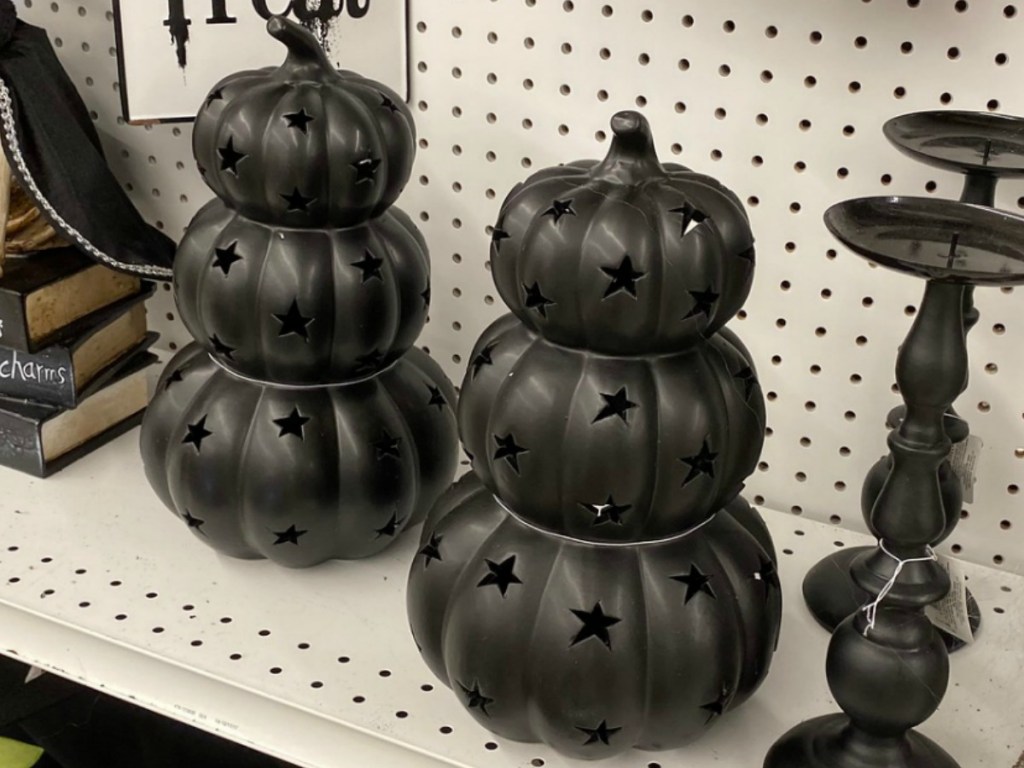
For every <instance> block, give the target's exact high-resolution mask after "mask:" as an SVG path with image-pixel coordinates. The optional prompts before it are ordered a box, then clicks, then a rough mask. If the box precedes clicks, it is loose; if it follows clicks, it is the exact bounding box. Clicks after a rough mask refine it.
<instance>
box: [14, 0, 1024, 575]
mask: <svg viewBox="0 0 1024 768" xmlns="http://www.w3.org/2000/svg"><path fill="white" fill-rule="evenodd" d="M193 1H195V0H193ZM237 2H239V3H241V2H242V0H237ZM16 3H18V4H19V7H20V8H21V9H22V11H23V15H24V17H25V18H26V20H28V21H30V22H32V23H36V24H40V25H42V26H45V27H46V28H47V29H48V30H49V32H50V35H51V38H54V40H55V42H56V41H57V38H59V39H60V43H61V44H60V46H59V48H58V52H59V53H60V55H61V57H62V59H63V60H64V62H65V65H66V66H67V68H68V69H69V71H70V72H71V74H72V76H73V78H74V79H75V82H76V83H77V85H78V86H79V88H80V90H81V91H82V93H83V96H84V97H85V99H86V101H87V103H88V104H89V105H90V108H91V109H92V110H93V111H94V113H95V115H96V120H97V125H98V127H99V128H100V130H101V132H102V134H103V135H104V139H105V141H106V144H107V147H108V149H109V155H110V160H111V164H112V166H113V167H114V169H115V172H116V173H117V174H118V176H119V178H120V179H121V180H122V181H123V182H124V183H125V185H126V188H128V189H129V191H130V193H131V195H132V197H133V199H134V200H135V202H136V204H137V205H138V206H139V208H140V209H141V210H142V212H143V213H144V215H145V216H146V217H147V218H148V219H149V220H151V221H153V222H156V223H158V226H161V227H162V228H164V229H165V231H167V232H168V233H169V234H171V235H172V236H177V235H179V234H180V232H181V231H182V229H183V227H184V226H185V225H186V224H187V222H188V220H189V218H190V216H191V214H192V213H193V212H194V211H195V210H196V209H197V208H198V206H199V205H200V204H201V203H202V202H203V201H205V200H206V199H208V198H209V192H208V191H207V190H206V188H205V186H204V185H203V184H202V182H201V181H200V179H199V176H198V174H197V173H196V172H195V168H194V163H193V161H192V158H191V152H190V135H189V134H190V132H189V128H188V126H170V125H161V126H151V127H146V128H142V127H133V126H127V125H124V123H123V121H122V120H121V119H120V117H119V102H118V94H117V85H116V82H115V81H116V78H117V74H116V64H115V58H114V56H113V53H114V51H113V48H112V46H113V44H114V42H113V41H114V37H113V30H112V23H111V17H110V12H109V3H108V0H80V3H75V2H52V3H47V2H45V0H31V2H30V0H16ZM1022 14H1024V5H1022V6H1020V7H1018V6H1017V5H1016V4H1006V3H1003V2H991V1H990V0H984V2H983V0H959V1H958V2H954V0H941V1H940V0H932V1H931V2H928V3H924V2H918V0H908V1H906V2H897V0H888V1H886V2H882V1H881V0H875V1H874V2H864V1H861V2H852V1H851V0H827V2H822V1H821V0H791V1H790V2H787V3H783V4H775V3H749V2H744V0H717V1H716V2H711V0H689V1H688V2H684V1H683V0H675V1H670V0H657V1H654V0H652V1H650V2H633V1H632V0H618V1H617V2H609V3H601V2H596V1H593V0H576V1H575V2H569V1H567V2H557V1H555V0H491V1H487V0H449V2H445V3H437V2H430V1H429V0H411V3H410V20H411V21H410V40H411V56H410V61H411V70H412V71H411V79H412V97H411V103H412V105H413V107H414V112H415V115H416V119H417V125H418V129H419V134H420V149H419V156H418V161H417V165H416V169H415V172H414V175H413V180H412V181H411V183H410V185H409V188H408V189H407V191H406V193H405V195H404V196H403V198H402V200H401V201H400V204H401V205H402V207H403V208H405V209H406V210H407V211H408V212H409V213H410V214H412V215H413V216H414V218H416V219H417V221H418V222H419V224H420V226H421V228H422V229H423V232H424V234H425V235H426V237H427V239H428V242H429V243H430V246H431V251H432V255H433V288H434V297H435V300H434V303H433V309H432V318H431V322H430V324H429V325H428V326H427V329H426V331H425V332H424V334H423V337H422V339H421V343H422V344H423V345H424V346H425V347H427V348H429V349H430V351H431V353H432V354H433V355H434V357H435V358H437V359H438V360H439V361H440V362H441V363H442V364H443V365H444V366H445V368H446V370H447V372H448V374H449V375H450V376H451V377H452V378H453V379H454V380H455V381H456V382H458V381H459V380H460V379H461V376H462V373H463V370H464V367H465V365H466V362H467V359H466V358H467V355H468V352H469V350H470V348H471V346H472V344H473V341H474V340H475V339H476V338H477V336H478V335H479V333H480V332H481V331H482V329H483V328H484V327H485V325H486V324H487V323H489V322H490V321H491V320H493V319H494V318H495V317H497V316H498V315H499V314H500V313H501V312H503V311H504V307H503V305H502V304H501V302H500V299H498V298H497V297H496V291H495V290H494V287H493V284H492V282H491V280H490V274H489V272H488V270H487V263H486V261H487V254H488V235H487V227H488V226H489V225H491V224H493V222H494V220H495V217H496V215H497V211H498V207H499V205H500V202H501V199H502V198H503V197H504V194H505V193H506V192H507V190H508V189H509V188H510V187H511V186H512V185H513V184H514V183H516V182H518V181H520V180H521V179H522V178H524V177H525V176H526V175H527V174H529V173H530V172H531V171H533V170H537V169H539V168H542V167H544V166H547V165H552V164H555V163H558V162H565V161H568V160H572V159H576V158H580V157H595V156H599V155H601V154H603V152H604V151H605V150H606V148H607V144H608V142H607V135H606V131H607V124H608V119H609V117H610V116H611V115H612V114H613V113H614V112H615V111H616V110H619V109H623V108H631V109H639V110H640V111H642V112H644V113H645V114H646V115H647V117H648V118H649V120H650V121H651V124H652V127H653V128H654V131H655V137H656V140H657V142H658V149H659V152H660V153H661V155H662V157H663V158H665V159H672V160H674V161H677V162H682V163H684V164H686V165H689V166H691V167H693V168H694V169H696V170H700V171H703V172H706V173H710V174H712V175H714V176H717V177H718V178H720V179H721V180H722V181H723V182H725V183H726V184H728V185H729V186H731V187H732V188H733V189H734V190H735V191H736V192H737V193H738V194H739V195H740V197H741V198H742V199H744V200H745V201H746V202H747V205H748V209H749V211H750V215H751V220H752V224H753V227H754V231H755V234H756V236H757V244H758V258H759V263H758V271H757V277H756V282H755V287H754V291H753V293H752V295H751V298H750V300H749V302H748V304H747V306H746V310H745V312H744V313H743V315H742V316H741V317H740V318H739V319H737V320H736V321H734V322H733V323H732V327H733V328H734V329H735V330H736V331H737V332H739V333H740V334H741V335H742V337H743V339H744V340H745V341H746V342H747V344H748V346H749V347H750V348H751V350H752V352H753V353H754V355H755V357H756V362H757V365H758V367H759V371H760V375H761V379H762V384H763V387H764V389H765V392H766V393H767V396H768V400H769V402H768V409H769V410H768V414H769V426H770V429H771V432H770V437H769V438H768V440H767V442H766V444H765V450H764V455H763V457H762V463H761V468H760V470H759V471H758V472H756V473H755V475H754V476H753V477H751V478H750V482H749V487H748V491H749V494H750V495H751V496H753V497H755V498H756V499H757V500H758V501H763V503H765V504H766V505H768V506H771V507H774V508H778V509H785V510H791V511H793V512H795V513H798V514H803V515H806V516H808V517H812V518H814V519H818V520H824V521H831V522H833V523H835V524H837V525H840V526H844V527H851V528H856V529H862V527H863V524H862V522H861V519H860V512H859V494H860V485H861V481H862V478H863V477H864V474H865V472H866V471H867V468H868V467H869V466H870V465H871V463H872V462H873V461H874V460H875V459H876V458H878V456H879V455H881V453H882V452H883V451H884V450H885V429H884V426H883V420H884V416H885V413H886V412H887V411H888V410H889V408H890V407H891V406H892V405H894V404H895V403H896V402H897V397H896V395H895V394H894V393H893V391H892V386H893V378H894V377H893V366H894V361H895V356H896V349H897V346H898V344H899V342H900V341H901V340H902V338H903V336H904V334H905V333H906V331H907V329H908V328H909V325H910V322H911V320H912V313H913V311H914V307H915V306H916V303H917V301H918V300H919V297H920V294H921V291H922V287H923V286H922V284H921V283H920V282H919V281H916V280H914V279H911V278H906V277H902V276H899V275H896V274H894V273H888V272H885V271H882V270H873V269H871V268H870V267H869V266H868V265H867V264H866V263H864V262H863V261H862V260H860V259H859V258H857V257H854V256H852V255H850V254H849V253H848V252H846V251H845V250H844V249H843V248H842V247H841V246H839V245H838V244H837V243H836V242H835V241H834V240H833V239H832V238H831V237H830V236H829V235H828V233H827V232H826V231H825V229H824V226H823V225H822V223H821V215H822V212H823V211H824V209H825V208H826V207H827V206H828V205H829V204H831V203H833V202H835V201H838V200H841V199H845V198H849V197H854V196H858V195H874V194H916V195H935V196H941V197H957V196H958V195H959V192H960V180H959V178H958V177H956V176H955V175H953V174H947V173H943V172H939V171H934V170H932V169H929V168H927V167H924V166H921V165H919V164H916V163H914V162H913V161H911V160H909V159H907V158H904V157H903V156H902V155H900V154H899V153H898V152H897V151H896V150H895V149H893V148H891V147H890V146H889V145H888V144H887V143H886V141H885V140H884V138H883V137H882V135H881V125H882V123H883V122H884V121H885V120H886V119H888V118H889V117H891V116H893V115H896V114H900V113H903V112H910V111H914V110H920V109H933V108H942V107H949V108H958V109H981V110H985V109H989V110H993V111H1001V112H1007V113H1016V114H1024V92H1021V89H1020V87H1019V82H1020V79H1021V77H1020V76H1021V73H1022V72H1024V45H1022V44H1021V42H1020V40H1021V39H1024V38H1022V31H1024V30H1022V28H1021V24H1024V19H1022V18H1021V16H1022ZM168 44H170V43H168ZM270 63H273V62H270ZM999 205H1001V206H1002V207H1005V208H1008V209H1011V210H1021V208H1022V207H1024V185H1022V184H1021V183H1020V182H1014V181H1010V182H1004V183H1003V185H1002V186H1001V188H1000V194H999ZM1021 299H1022V297H1021V294H1020V292H1017V293H1016V294H1014V292H1013V291H1012V290H1004V291H1000V290H992V289H987V290H981V291H978V293H977V305H978V307H979V309H980V310H981V315H982V317H981V321H980V323H979V324H978V326H977V328H976V329H975V330H974V331H973V333H972V335H971V338H970V351H971V363H972V364H971V376H972V378H971V384H970V387H969V388H968V390H967V391H966V392H965V393H964V395H963V396H962V397H961V399H960V401H959V402H958V407H959V410H960V412H961V413H962V414H963V415H964V416H965V417H966V418H968V419H969V420H970V421H971V424H972V427H973V431H974V432H975V433H977V434H978V435H980V436H981V437H982V439H983V440H984V442H985V450H984V453H983V456H982V462H981V466H980V477H979V483H978V489H977V492H976V501H975V503H974V504H973V505H971V506H970V507H969V508H968V509H967V517H966V518H965V519H964V520H962V522H961V524H960V526H959V527H958V529H957V531H956V532H955V534H954V536H953V539H952V540H951V541H949V542H947V545H946V546H947V547H950V546H952V548H953V549H954V551H956V552H957V553H958V554H959V555H960V556H962V557H964V558H966V559H968V560H972V561H976V562H979V563H990V564H991V563H995V564H996V565H1000V566H1002V567H1007V568H1011V569H1014V570H1018V571H1021V570H1022V569H1024V546H1022V545H1024V520H1020V519H1019V515H1020V503H1019V498H1018V495H1017V492H1018V488H1019V486H1020V485H1021V484H1022V474H1024V473H1022V469H1024V395H1022V394H1021V391H1022V388H1021V387H1020V386H1019V382H1021V381H1024V363H1022V362H1021V358H1020V356H1019V355H1017V354H1015V352H1016V351H1017V350H1018V349H1019V348H1020V347H1021V343H1022V341H1024V327H1022V322H1021V321H1022V319H1024V306H1021ZM173 315H174V309H173V304H172V302H171V301H170V296H169V294H168V293H162V294H161V296H160V297H159V298H158V299H157V300H156V301H154V304H153V314H152V318H153V325H154V326H156V327H157V328H158V329H159V330H161V331H162V332H163V333H164V338H165V340H166V341H167V342H169V343H173V344H181V343H183V342H184V341H187V339H188V337H187V334H185V333H184V331H183V329H182V328H181V326H180V325H179V324H178V323H177V322H176V321H175V320H174V319H173Z"/></svg>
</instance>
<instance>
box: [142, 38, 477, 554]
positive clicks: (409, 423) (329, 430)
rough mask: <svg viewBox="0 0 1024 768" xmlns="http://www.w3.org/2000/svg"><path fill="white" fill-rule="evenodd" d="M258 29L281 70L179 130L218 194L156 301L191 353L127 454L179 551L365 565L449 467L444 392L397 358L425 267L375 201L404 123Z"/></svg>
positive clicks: (222, 97) (245, 83)
mask: <svg viewBox="0 0 1024 768" xmlns="http://www.w3.org/2000/svg"><path fill="white" fill-rule="evenodd" d="M267 27H268V30H269V31H270V33H271V34H273V35H274V36H276V37H278V38H279V39H282V40H283V41H284V42H286V43H287V44H288V45H289V47H290V48H291V50H292V53H291V55H290V56H289V59H288V61H287V62H285V64H284V65H283V66H282V67H280V68H279V69H277V70H260V71H257V72H245V73H241V74H239V75H233V76H231V77H228V78H226V79H225V80H223V81H221V83H220V85H218V86H217V88H215V89H214V91H213V93H211V96H210V98H209V99H207V102H206V104H205V106H204V107H203V110H202V112H201V114H200V116H199V119H198V121H197V123H196V131H195V148H196V154H197V157H198V158H199V159H200V162H201V163H203V164H204V165H205V170H206V179H207V181H208V182H209V183H210V185H211V186H212V187H213V189H214V191H216V192H217V194H218V196H219V199H216V200H213V201H211V202H210V203H209V204H208V205H206V206H205V207H204V208H203V209H202V210H200V212H199V213H198V214H197V215H196V217H195V218H194V219H193V221H192V222H191V224H190V225H189V227H188V230H187V231H186V233H185V236H184V238H183V239H182V242H181V245H180V246H179V249H178V253H177V255H176V258H175V263H174V289H175V294H176V295H175V299H176V301H177V304H178V309H179V312H180V314H181V317H182V319H183V320H184V322H185V325H186V327H187V328H188V329H189V331H190V332H191V333H192V334H194V335H195V337H196V339H197V343H194V344H192V345H189V346H188V347H186V348H185V349H183V350H182V351H181V352H180V353H178V355H176V356H175V357H174V359H172V360H171V362H170V363H169V365H168V367H167V369H166V370H165V371H164V374H163V376H162V378H161V380H160V382H159V384H158V386H157V392H156V394H155V396H154V397H153V401H152V403H151V405H150V407H149V409H148V411H147V413H146V416H145V418H144V421H143V426H142V435H141V448H142V457H143V462H144V464H145V469H146V477H147V478H148V479H149V482H150V484H151V485H152V486H153V489H154V491H155V492H156V494H157V496H159V497H160V499H161V500H162V501H163V502H164V504H165V505H167V506H168V507H169V508H170V509H171V510H172V511H173V512H174V513H175V514H176V515H177V516H178V517H179V518H180V519H181V521H182V524H183V525H184V526H187V529H188V530H189V531H191V532H192V533H193V534H194V535H195V538H196V539H198V540H200V541H202V542H203V543H204V544H207V545H209V546H211V547H213V548H214V549H216V550H218V551H220V552H223V553H225V554H228V555H231V556H234V557H244V558H258V557H263V558H269V559H271V560H273V561H275V562H277V563H280V564H281V565H285V566H289V567H306V566H311V565H315V564H317V563H320V562H323V561H324V560H327V559H330V558H343V559H355V558H362V557H367V556H369V555H373V554H375V553H377V552H379V551H381V550H382V549H384V548H385V547H387V546H388V545H389V544H390V543H392V542H393V541H395V540H396V539H397V537H398V536H399V535H400V534H401V533H402V532H403V531H404V530H405V529H406V528H407V527H408V526H410V525H411V524H413V523H416V522H418V521H419V520H420V519H422V517H423V515H424V514H425V513H426V510H427V509H428V508H429V507H430V505H431V504H432V503H433V502H434V501H435V499H436V498H437V497H438V496H439V495H440V494H441V492H442V491H443V490H444V489H445V487H446V486H447V484H448V483H450V482H451V480H452V477H453V476H454V474H455V467H456V464H457V460H458V436H457V430H456V424H455V415H454V411H453V408H454V405H455V389H454V387H453V386H452V385H451V382H449V381H448V379H447V378H446V377H445V375H444V373H442V371H441V369H440V368H439V367H438V366H437V364H436V363H434V362H433V361H432V360H431V359H430V357H429V355H427V354H426V353H425V352H423V351H422V350H420V349H416V348H415V347H413V343H414V342H415V340H416V336H417V334H418V333H419V332H420V330H421V329H422V327H423V324H424V322H425V321H426V313H427V302H428V300H429V297H430V281H429V280H430V265H429V259H428V255H427V248H426V244H425V243H424V240H423V236H422V235H421V234H420V233H419V231H418V230H417V229H416V226H415V225H414V224H413V223H412V221H411V220H410V219H409V217H408V216H406V215H405V214H404V213H402V212H401V211H400V210H398V209H397V208H389V207H388V206H389V205H390V203H391V202H392V201H393V199H394V197H395V195H397V194H398V191H399V190H400V188H401V186H402V184H403V183H404V181H405V179H406V178H407V176H408V170H409V164H410V163H411V162H412V153H413V144H412V140H413V135H414V130H413V127H412V122H411V120H410V117H409V112H408V110H407V109H406V108H405V106H404V105H402V104H400V103H399V102H398V101H397V97H394V101H393V102H392V96H393V94H391V92H390V91H387V90H386V89H383V86H379V85H378V84H375V83H373V82H372V81H369V80H364V79H363V78H360V77H359V76H358V75H355V74H353V73H337V72H335V71H334V70H333V69H331V68H330V67H329V65H328V64H327V63H326V59H324V57H323V54H322V52H321V51H319V48H318V47H317V44H316V42H315V40H314V39H313V38H312V37H311V36H310V35H309V34H308V33H307V32H306V31H305V30H303V29H302V28H301V27H298V26H297V25H295V24H294V23H292V22H290V21H287V20H285V19H281V18H273V19H271V20H270V22H268V24H267ZM382 98H383V99H384V102H386V103H382V102H381V101H380V99H382ZM225 139H226V140H227V141H228V144H227V147H228V148H229V150H230V151H228V152H227V153H225V152H224V151H223V147H224V146H225V145H224V144H223V143H222V142H223V141H224V140H225ZM367 147H369V149H370V151H371V152H374V153H378V154H379V155H380V162H379V163H374V165H373V168H370V169H369V170H367V169H366V168H364V167H363V166H362V165H361V162H362V161H361V160H360V159H359V158H360V157H361V155H360V153H362V152H363V151H364V150H365V149H366V148H367ZM232 152H234V153H235V154H231V153H232ZM353 153H355V154H353ZM218 155H219V156H220V161H221V163H222V164H223V165H222V166H218V167H214V166H213V165H212V164H211V163H212V161H213V160H214V159H215V158H216V156H218ZM353 162H355V163H356V166H358V167H354V166H353V165H352V163H353ZM229 166H230V167H229ZM296 179H298V181H296ZM307 181H308V182H309V184H311V185H314V186H316V185H319V186H316V188H315V190H313V191H312V192H310V191H306V192H304V194H310V195H314V196H315V197H316V199H315V201H313V202H311V203H310V205H309V206H308V209H307V210H305V211H303V212H301V213H300V212H296V211H290V212H289V211H284V210H282V209H281V208H280V205H279V202H278V201H277V200H276V199H275V197H274V195H273V194H272V192H273V189H274V188H276V186H277V185H278V184H280V183H284V182H287V183H288V184H291V183H293V182H294V183H297V184H302V185H305V184H306V183H307ZM302 189H303V190H308V189H309V187H307V186H303V187H302ZM314 202H315V204H314ZM342 225H344V226H342Z"/></svg>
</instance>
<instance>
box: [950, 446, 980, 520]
mask: <svg viewBox="0 0 1024 768" xmlns="http://www.w3.org/2000/svg"><path fill="white" fill-rule="evenodd" d="M983 446H984V443H982V441H981V438H980V437H978V436H977V435H968V436H967V439H966V440H961V441H960V442H959V443H954V444H953V448H952V449H951V450H950V452H949V466H950V467H951V468H952V469H953V471H954V472H956V475H957V477H959V478H960V485H962V486H963V489H964V502H965V503H967V504H970V503H971V502H972V501H974V483H975V481H976V480H977V478H978V460H979V459H980V458H981V449H982V447H983Z"/></svg>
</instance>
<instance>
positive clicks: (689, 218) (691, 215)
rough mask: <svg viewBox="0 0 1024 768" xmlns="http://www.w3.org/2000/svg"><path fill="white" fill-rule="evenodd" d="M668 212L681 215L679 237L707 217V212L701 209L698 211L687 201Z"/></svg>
mask: <svg viewBox="0 0 1024 768" xmlns="http://www.w3.org/2000/svg"><path fill="white" fill-rule="evenodd" d="M669 213H678V214H680V215H682V217H683V228H682V229H681V230H680V232H679V236H680V237H685V236H686V234H687V232H691V231H692V230H693V227H696V225H697V224H700V223H701V222H703V221H705V220H706V219H707V214H705V213H704V212H703V211H698V210H697V209H696V208H694V207H693V206H692V205H690V204H689V203H683V204H682V206H680V207H679V208H673V209H672V210H670V211H669ZM691 225H692V226H691Z"/></svg>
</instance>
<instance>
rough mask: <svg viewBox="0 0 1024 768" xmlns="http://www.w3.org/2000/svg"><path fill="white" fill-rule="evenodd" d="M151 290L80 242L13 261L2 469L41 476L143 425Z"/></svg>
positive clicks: (5, 286)
mask: <svg viewBox="0 0 1024 768" xmlns="http://www.w3.org/2000/svg"><path fill="white" fill-rule="evenodd" d="M153 290H154V286H153V285H152V284H151V283H148V282H146V281H143V280H140V279H139V278H137V277H133V276H131V275H126V274H122V273H119V272H115V271H113V270H111V269H108V268H107V267H105V266H102V265H100V264H96V263H95V262H93V261H91V260H90V259H88V258H86V257H85V256H84V255H82V254H81V253H80V252H79V251H77V250H75V249H74V248H61V249H57V250H51V251H46V252H45V253H39V254H36V255H33V256H30V257H8V258H7V260H6V262H5V264H4V272H3V277H2V278H0V465H2V466H7V467H11V468H13V469H17V470H20V471H22V472H28V473H30V474H33V475H37V476H39V477H45V476H46V475H49V474H51V473H53V472H55V471H57V470H59V469H61V468H63V467H65V466H67V465H68V464H69V463H71V462H72V461H74V460H75V459H77V458H79V457H81V456H83V455H85V454H86V453H88V452H89V451H91V450H93V449H94V448H96V447H98V446H100V445H102V444H104V443H106V442H107V441H109V440H111V439H113V438H114V437H117V436H118V435H120V434H122V433H123V432H125V431H127V430H128V429H130V428H132V427H133V426H135V425H136V424H138V422H139V421H140V419H141V417H142V412H143V411H144V410H145V407H146V405H147V403H148V401H149V391H148V383H149V382H148V376H147V374H148V371H147V370H146V369H147V367H148V366H149V365H151V364H152V363H153V362H155V361H156V357H155V356H154V355H153V354H151V353H150V352H149V351H148V349H149V347H150V346H151V345H152V344H153V341H154V340H155V339H156V334H155V333H149V332H147V329H146V305H145V300H146V299H147V298H148V297H149V296H151V295H152V294H153Z"/></svg>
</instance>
